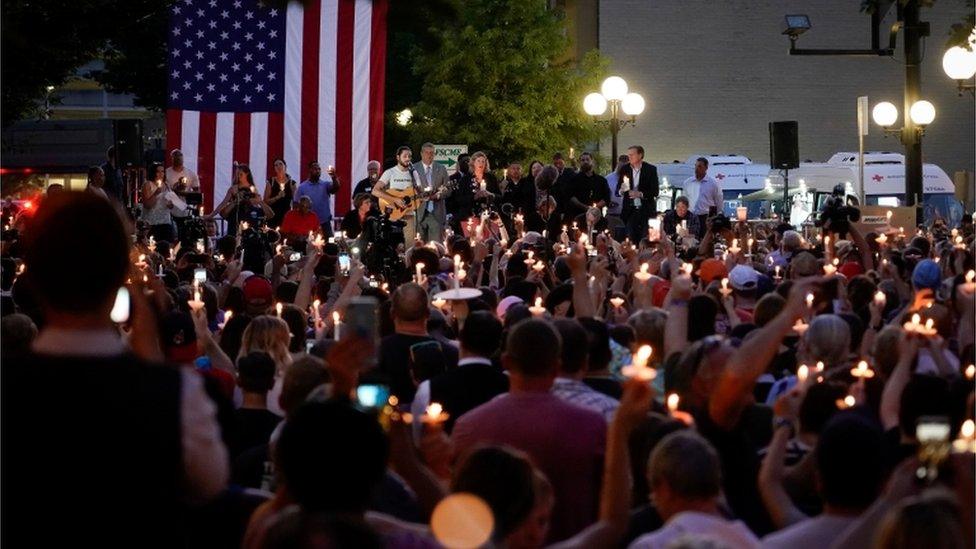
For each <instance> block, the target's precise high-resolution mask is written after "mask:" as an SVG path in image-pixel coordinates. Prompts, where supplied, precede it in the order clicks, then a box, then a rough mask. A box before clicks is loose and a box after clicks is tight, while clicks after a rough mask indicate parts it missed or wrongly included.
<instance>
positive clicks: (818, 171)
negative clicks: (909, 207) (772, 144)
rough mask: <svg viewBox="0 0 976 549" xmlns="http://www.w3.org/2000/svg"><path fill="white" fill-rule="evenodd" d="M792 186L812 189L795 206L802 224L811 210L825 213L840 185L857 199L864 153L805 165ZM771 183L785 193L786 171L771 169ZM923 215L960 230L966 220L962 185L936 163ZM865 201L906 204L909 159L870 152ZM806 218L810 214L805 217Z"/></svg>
mask: <svg viewBox="0 0 976 549" xmlns="http://www.w3.org/2000/svg"><path fill="white" fill-rule="evenodd" d="M789 178H790V188H791V189H793V188H801V189H802V188H803V187H805V188H806V193H805V196H804V193H800V196H798V197H797V198H796V199H794V204H793V214H792V215H791V216H790V219H791V220H792V221H793V222H794V223H797V224H798V223H800V222H801V221H802V220H804V219H806V217H807V215H809V214H810V213H811V212H816V211H819V209H820V206H821V204H823V201H824V199H825V198H826V197H827V196H829V195H830V193H831V192H832V191H833V189H834V186H835V185H837V184H843V185H845V187H846V189H847V194H848V195H851V196H854V197H855V199H856V196H857V188H858V186H857V182H858V153H856V152H839V153H836V154H834V155H833V156H831V157H830V160H828V161H827V162H803V163H802V164H800V167H799V168H797V169H795V170H790V171H789ZM769 180H770V182H771V184H772V185H773V186H774V188H778V189H780V190H782V188H783V177H782V174H781V172H780V170H770V172H769ZM922 192H923V196H922V199H923V211H924V214H925V220H926V222H931V221H932V220H933V218H934V217H935V215H936V214H938V215H940V216H942V217H943V218H944V219H945V220H946V222H947V223H948V224H949V226H950V227H951V226H956V225H958V224H959V222H960V220H961V219H962V214H963V207H962V204H961V203H960V202H959V201H958V200H956V194H955V193H956V187H955V185H954V184H953V182H952V179H950V178H949V176H948V175H946V173H945V171H943V170H942V168H940V167H938V166H936V165H935V164H924V165H923V166H922ZM864 201H865V203H866V204H867V205H879V206H905V205H906V201H905V155H903V154H899V153H891V152H867V153H865V154H864ZM804 214H805V215H804Z"/></svg>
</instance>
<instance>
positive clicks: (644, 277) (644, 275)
mask: <svg viewBox="0 0 976 549" xmlns="http://www.w3.org/2000/svg"><path fill="white" fill-rule="evenodd" d="M649 268H650V265H648V264H647V263H642V264H641V266H640V271H638V272H636V273H634V278H636V279H637V280H639V281H640V282H647V281H648V280H650V279H651V273H649V272H647V270H648V269H649Z"/></svg>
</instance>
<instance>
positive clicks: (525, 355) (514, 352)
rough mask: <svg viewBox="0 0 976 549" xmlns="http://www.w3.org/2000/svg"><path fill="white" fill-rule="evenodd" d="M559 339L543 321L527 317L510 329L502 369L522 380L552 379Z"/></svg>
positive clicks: (557, 359)
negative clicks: (521, 377)
mask: <svg viewBox="0 0 976 549" xmlns="http://www.w3.org/2000/svg"><path fill="white" fill-rule="evenodd" d="M561 352H562V339H561V338H560V337H559V333H558V332H557V331H556V329H555V328H553V327H552V325H551V324H550V323H548V322H546V321H545V320H539V319H535V318H530V319H526V320H523V321H521V322H519V323H518V324H516V325H515V326H514V327H512V329H511V331H510V332H509V334H508V337H507V338H506V339H505V354H504V361H505V368H507V369H508V370H510V371H512V372H514V373H518V374H521V375H523V376H525V377H550V376H555V375H556V372H557V371H558V369H559V363H560V356H561V355H560V353H561Z"/></svg>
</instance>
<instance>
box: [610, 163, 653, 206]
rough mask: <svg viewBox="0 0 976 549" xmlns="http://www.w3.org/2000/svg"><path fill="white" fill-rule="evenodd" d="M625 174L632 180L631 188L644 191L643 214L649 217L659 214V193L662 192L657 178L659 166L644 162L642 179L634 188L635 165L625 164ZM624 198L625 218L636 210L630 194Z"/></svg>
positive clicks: (642, 200)
mask: <svg viewBox="0 0 976 549" xmlns="http://www.w3.org/2000/svg"><path fill="white" fill-rule="evenodd" d="M623 176H626V177H627V178H628V179H629V180H630V190H632V191H635V190H636V191H640V192H642V193H644V198H642V199H641V207H640V211H641V215H644V216H647V217H651V216H654V215H657V195H658V194H659V193H660V191H659V189H660V182H659V181H658V179H657V168H655V167H654V165H652V164H648V163H647V162H642V163H641V169H640V180H639V181H638V188H636V189H635V188H634V169H633V166H631V165H630V164H627V165H626V166H624V168H623ZM622 181H623V179H621V182H622ZM621 184H622V183H621ZM618 188H619V187H618ZM623 199H624V206H623V211H622V212H621V214H622V215H623V217H624V218H627V217H629V216H630V214H631V212H633V211H634V201H633V199H631V198H630V197H628V196H624V197H623Z"/></svg>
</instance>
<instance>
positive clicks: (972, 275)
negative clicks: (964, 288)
mask: <svg viewBox="0 0 976 549" xmlns="http://www.w3.org/2000/svg"><path fill="white" fill-rule="evenodd" d="M974 280H976V271H973V270H971V271H969V272H968V273H966V282H968V283H970V284H972V283H973V281H974Z"/></svg>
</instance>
